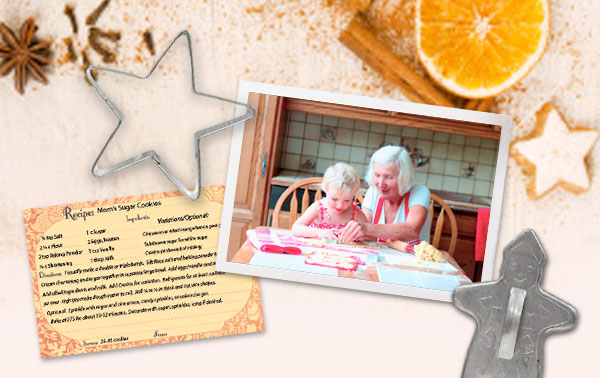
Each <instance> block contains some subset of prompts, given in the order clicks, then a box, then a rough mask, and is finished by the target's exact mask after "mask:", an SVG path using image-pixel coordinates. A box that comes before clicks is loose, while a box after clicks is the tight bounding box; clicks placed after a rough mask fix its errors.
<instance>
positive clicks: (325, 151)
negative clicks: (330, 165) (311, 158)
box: [318, 142, 335, 159]
mask: <svg viewBox="0 0 600 378" xmlns="http://www.w3.org/2000/svg"><path fill="white" fill-rule="evenodd" d="M334 148H335V144H333V143H327V142H321V143H319V154H318V156H319V157H320V158H325V159H332V158H333V149H334Z"/></svg>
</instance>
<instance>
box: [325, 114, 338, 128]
mask: <svg viewBox="0 0 600 378" xmlns="http://www.w3.org/2000/svg"><path fill="white" fill-rule="evenodd" d="M323 125H327V126H337V125H338V118H337V117H329V116H324V117H323Z"/></svg>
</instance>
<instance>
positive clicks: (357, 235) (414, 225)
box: [340, 146, 430, 243]
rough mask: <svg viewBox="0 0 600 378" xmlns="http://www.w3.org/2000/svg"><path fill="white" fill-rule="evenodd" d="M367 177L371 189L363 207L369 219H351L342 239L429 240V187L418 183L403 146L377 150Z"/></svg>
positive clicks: (349, 240)
mask: <svg viewBox="0 0 600 378" xmlns="http://www.w3.org/2000/svg"><path fill="white" fill-rule="evenodd" d="M365 180H366V181H367V183H368V184H369V189H368V190H367V193H366V194H365V198H364V201H363V205H362V211H363V212H364V214H365V215H366V216H367V220H368V222H362V223H361V222H356V221H350V222H349V223H348V224H347V225H346V227H345V228H344V229H343V230H342V234H341V237H340V239H341V241H342V243H348V242H351V241H353V240H357V239H359V240H363V239H373V238H385V239H388V240H402V241H413V240H416V239H420V240H427V241H429V232H430V217H429V202H430V195H429V189H428V188H427V187H426V186H424V185H421V184H415V182H414V181H415V174H414V168H413V165H412V161H411V158H410V155H409V154H408V151H406V149H405V148H404V147H397V146H386V147H381V148H380V149H379V150H377V151H375V153H374V154H373V156H372V157H371V162H370V163H369V169H368V171H367V174H366V176H365Z"/></svg>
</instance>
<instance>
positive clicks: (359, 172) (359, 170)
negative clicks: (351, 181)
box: [352, 164, 365, 179]
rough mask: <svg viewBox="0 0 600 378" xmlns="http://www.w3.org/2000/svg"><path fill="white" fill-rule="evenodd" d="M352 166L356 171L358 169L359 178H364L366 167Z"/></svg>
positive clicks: (361, 165)
mask: <svg viewBox="0 0 600 378" xmlns="http://www.w3.org/2000/svg"><path fill="white" fill-rule="evenodd" d="M352 166H353V167H354V169H356V172H357V173H358V177H360V178H361V179H362V178H363V176H364V175H365V165H364V164H352Z"/></svg>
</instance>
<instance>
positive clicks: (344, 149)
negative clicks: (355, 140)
mask: <svg viewBox="0 0 600 378" xmlns="http://www.w3.org/2000/svg"><path fill="white" fill-rule="evenodd" d="M349 158H350V146H344V145H342V144H336V145H335V148H334V150H333V159H334V160H336V161H348V160H349Z"/></svg>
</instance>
